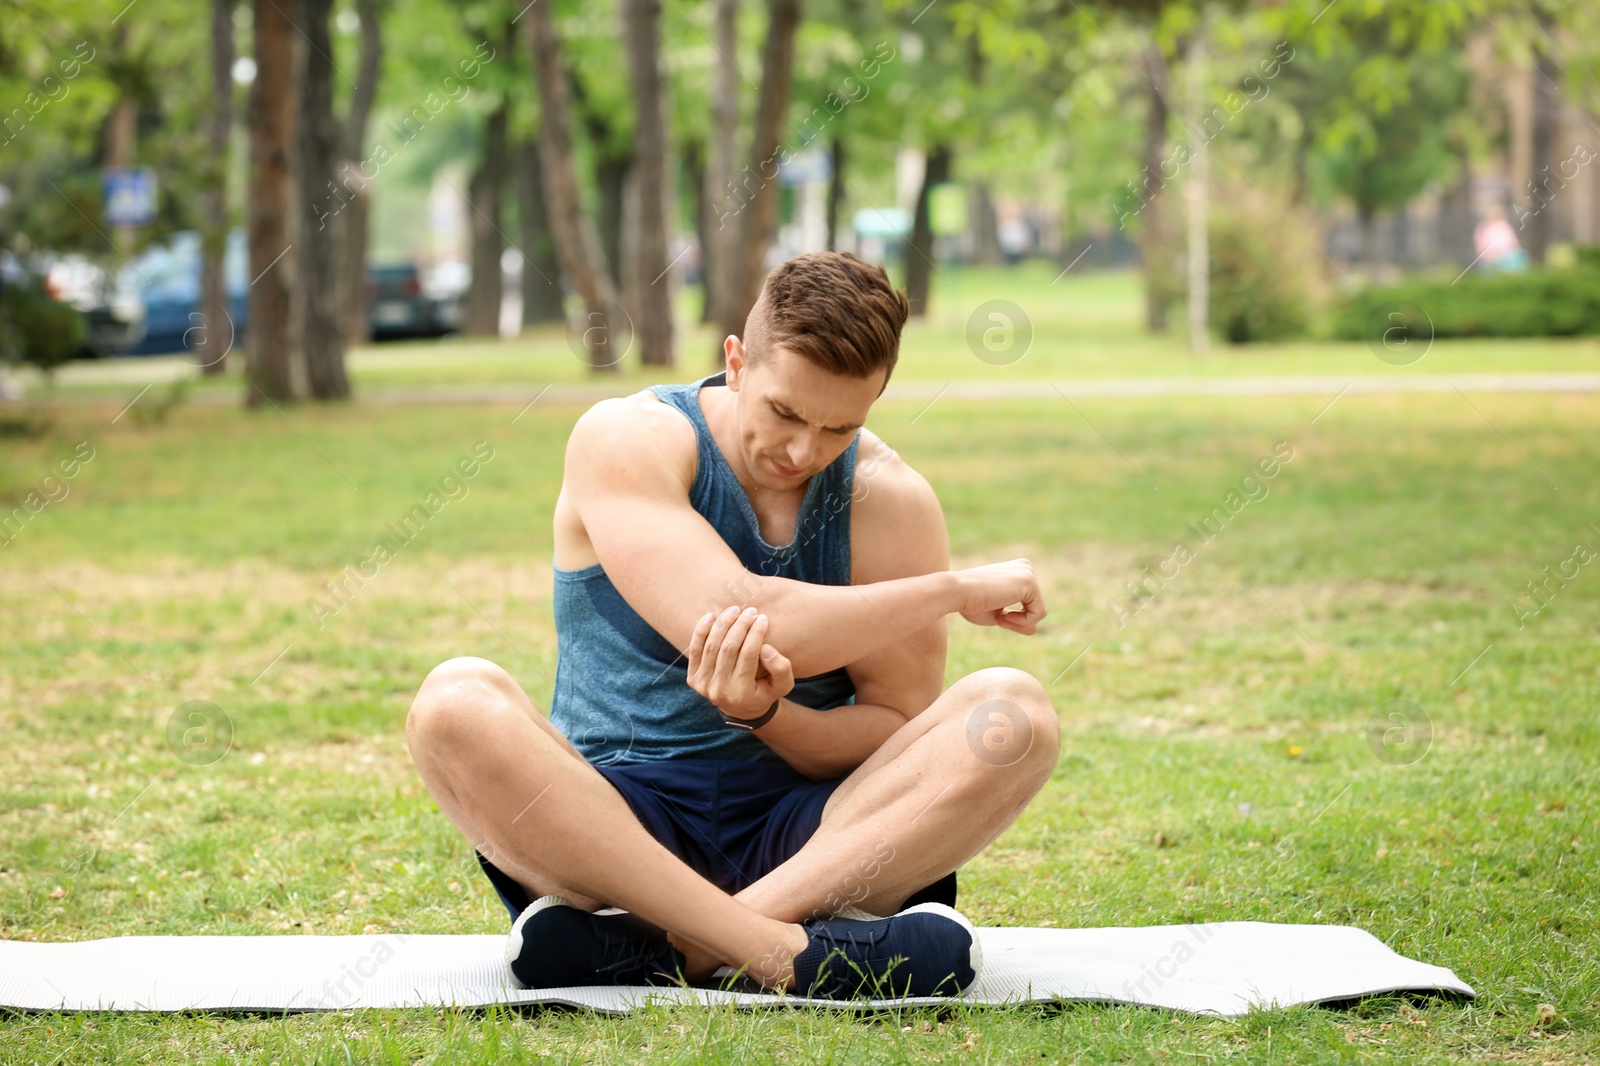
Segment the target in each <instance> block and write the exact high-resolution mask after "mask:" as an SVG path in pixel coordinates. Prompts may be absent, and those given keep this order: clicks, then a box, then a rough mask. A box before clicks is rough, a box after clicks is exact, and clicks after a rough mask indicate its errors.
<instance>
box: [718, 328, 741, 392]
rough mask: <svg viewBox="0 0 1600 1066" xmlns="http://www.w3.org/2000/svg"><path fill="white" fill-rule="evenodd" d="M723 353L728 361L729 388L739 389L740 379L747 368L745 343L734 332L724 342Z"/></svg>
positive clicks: (736, 390)
mask: <svg viewBox="0 0 1600 1066" xmlns="http://www.w3.org/2000/svg"><path fill="white" fill-rule="evenodd" d="M722 355H723V359H724V361H725V362H726V363H727V374H728V388H730V389H732V390H733V391H734V392H738V391H739V379H740V377H741V376H743V374H744V372H745V368H746V364H745V352H744V344H743V342H741V341H740V340H739V338H738V337H735V336H734V335H733V334H731V333H730V334H728V337H727V339H726V340H724V341H723V342H722Z"/></svg>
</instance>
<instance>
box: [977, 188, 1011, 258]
mask: <svg viewBox="0 0 1600 1066" xmlns="http://www.w3.org/2000/svg"><path fill="white" fill-rule="evenodd" d="M972 192H973V196H972V200H973V211H972V233H973V242H972V243H973V249H972V259H973V262H975V263H979V264H981V265H983V266H999V265H1000V264H1001V263H1002V262H1004V260H1005V257H1004V256H1003V255H1001V253H1000V219H999V216H998V214H997V212H996V211H995V207H994V196H993V194H992V193H991V192H990V191H989V183H988V182H986V181H980V182H978V183H977V185H975V186H974V187H973V190H972Z"/></svg>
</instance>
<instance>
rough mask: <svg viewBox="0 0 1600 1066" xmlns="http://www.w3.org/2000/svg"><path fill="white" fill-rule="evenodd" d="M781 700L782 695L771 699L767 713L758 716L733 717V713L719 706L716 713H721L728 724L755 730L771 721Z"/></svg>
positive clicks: (737, 727) (736, 727)
mask: <svg viewBox="0 0 1600 1066" xmlns="http://www.w3.org/2000/svg"><path fill="white" fill-rule="evenodd" d="M782 702H783V697H782V696H780V697H778V698H777V699H775V700H773V701H772V706H771V707H768V708H767V713H766V714H763V715H762V716H761V717H760V718H735V717H734V716H733V715H731V714H729V713H728V712H727V711H724V710H723V709H722V708H720V707H719V708H717V713H718V714H720V715H722V720H723V721H724V722H727V723H728V724H729V725H731V726H733V727H734V728H735V729H745V730H752V731H753V730H756V729H760V728H761V727H762V726H764V725H766V724H767V723H768V722H770V721H772V716H773V715H775V714H777V713H778V704H780V703H782Z"/></svg>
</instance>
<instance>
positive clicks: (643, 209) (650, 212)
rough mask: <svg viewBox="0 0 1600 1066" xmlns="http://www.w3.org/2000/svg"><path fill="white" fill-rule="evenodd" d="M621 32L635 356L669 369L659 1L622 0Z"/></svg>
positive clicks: (664, 119) (664, 120)
mask: <svg viewBox="0 0 1600 1066" xmlns="http://www.w3.org/2000/svg"><path fill="white" fill-rule="evenodd" d="M622 12H623V33H624V36H625V37H626V38H627V42H628V73H629V80H630V81H631V82H632V84H633V96H634V106H635V119H634V146H635V147H634V166H635V173H634V188H635V189H636V190H637V193H638V197H639V209H638V218H637V226H638V229H637V232H638V254H637V255H635V256H631V257H629V262H628V264H627V266H626V269H629V270H633V271H635V272H636V274H637V276H636V278H635V285H634V290H635V291H636V292H637V293H638V305H637V309H636V310H635V311H634V313H633V314H634V320H635V322H634V328H635V334H636V336H637V337H638V339H639V356H640V359H641V360H642V361H643V363H644V364H645V365H646V366H671V365H672V364H673V342H672V286H671V281H670V279H669V278H668V277H667V276H666V274H667V272H668V270H669V269H670V267H669V264H668V262H667V213H666V205H667V189H668V187H669V183H668V181H667V129H666V125H667V115H666V102H665V98H664V93H663V92H662V77H661V64H660V49H661V4H660V0H624V3H623V7H622Z"/></svg>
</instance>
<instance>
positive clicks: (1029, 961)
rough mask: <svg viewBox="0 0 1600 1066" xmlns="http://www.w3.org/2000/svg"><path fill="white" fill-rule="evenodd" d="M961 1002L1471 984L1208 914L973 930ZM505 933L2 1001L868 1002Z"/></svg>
mask: <svg viewBox="0 0 1600 1066" xmlns="http://www.w3.org/2000/svg"><path fill="white" fill-rule="evenodd" d="M978 934H979V936H980V938H981V939H982V943H983V972H982V973H981V974H980V975H979V978H978V980H977V982H976V983H975V984H974V985H973V986H972V987H971V988H969V989H968V990H967V992H966V993H965V994H964V996H962V997H961V998H963V999H965V1000H967V1001H969V1002H973V1003H985V1004H1005V1003H1019V1002H1027V1001H1048V1000H1084V1001H1093V1002H1107V1003H1132V1004H1141V1005H1145V1006H1151V1007H1164V1008H1167V1009H1170V1010H1179V1011H1190V1012H1195V1013H1201V1014H1220V1015H1237V1014H1243V1013H1245V1012H1246V1011H1249V1010H1250V1009H1252V1008H1256V1007H1271V1006H1280V1007H1287V1006H1291V1005H1294V1004H1299V1003H1330V1002H1337V1001H1342V1000H1350V999H1355V998H1358V997H1361V996H1369V995H1376V994H1381V993H1391V992H1394V993H1398V992H1412V993H1422V994H1428V993H1447V994H1448V993H1454V994H1457V995H1460V996H1466V997H1470V996H1472V995H1473V991H1472V989H1471V988H1470V987H1468V986H1467V985H1466V984H1464V983H1462V982H1461V980H1459V979H1458V978H1457V977H1456V975H1455V974H1454V973H1452V972H1451V971H1449V970H1447V969H1445V968H1444V967H1441V966H1430V965H1428V964H1427V963H1423V962H1418V961H1416V960H1414V959H1408V958H1405V957H1404V956H1402V955H1398V954H1396V953H1395V952H1393V951H1391V950H1390V949H1389V948H1388V947H1387V946H1385V945H1384V944H1383V943H1382V942H1381V941H1380V940H1378V939H1377V938H1376V937H1374V936H1373V935H1372V934H1370V933H1367V932H1364V931H1363V930H1360V929H1355V928H1351V927H1348V926H1335V925H1277V924H1271V923H1264V922H1219V923H1214V924H1200V925H1170V926H1144V927H1139V928H1102V929H1021V928H980V929H979V930H978ZM504 947H505V937H504V936H502V935H467V936H448V935H436V934H414V935H412V934H404V933H385V934H380V935H373V936H129V937H119V938H114V939H108V940H85V941H78V942H70V943H54V944H38V943H30V942H26V941H16V940H11V941H0V1007H10V1008H15V1009H20V1010H68V1011H168V1012H170V1011H190V1010H205V1011H217V1010H261V1011H272V1012H279V1011H296V1012H298V1011H326V1010H342V1009H347V1008H356V1007H424V1006H455V1007H481V1006H486V1005H488V1004H491V1003H512V1004H561V1005H567V1006H574V1007H586V1008H590V1009H593V1010H596V1011H604V1012H608V1013H624V1012H627V1011H630V1010H632V1009H634V1008H636V1007H639V1006H641V1005H643V1004H645V1003H646V1002H648V1001H655V1002H661V1003H686V1002H694V1001H699V1002H702V1003H732V1004H735V1005H737V1006H739V1007H745V1008H756V1007H773V1006H785V1005H789V1006H796V1005H808V1004H812V1003H815V1004H817V1005H819V1006H829V1007H845V1008H851V1009H854V1008H871V1007H881V1006H891V1005H901V1006H905V1005H914V1004H934V1003H946V1002H950V1001H949V1000H940V999H902V1000H893V1001H883V1000H855V1001H850V1002H848V1003H841V1002H837V1001H828V1000H808V999H806V998H804V997H798V996H780V995H777V994H773V993H764V992H731V991H720V990H715V989H700V988H672V987H668V988H653V987H644V986H621V987H599V988H544V989H523V988H517V987H515V985H514V982H513V981H512V980H511V978H510V975H509V973H508V972H507V970H506V967H505V963H504Z"/></svg>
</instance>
